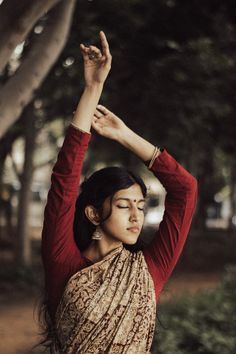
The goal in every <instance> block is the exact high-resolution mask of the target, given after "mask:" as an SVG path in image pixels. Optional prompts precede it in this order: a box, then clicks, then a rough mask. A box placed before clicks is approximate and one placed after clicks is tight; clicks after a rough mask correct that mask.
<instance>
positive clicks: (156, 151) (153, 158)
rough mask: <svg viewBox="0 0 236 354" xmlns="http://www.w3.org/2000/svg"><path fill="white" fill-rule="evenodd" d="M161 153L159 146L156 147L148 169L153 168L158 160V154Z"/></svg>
mask: <svg viewBox="0 0 236 354" xmlns="http://www.w3.org/2000/svg"><path fill="white" fill-rule="evenodd" d="M159 151H160V148H158V147H157V146H155V149H154V152H153V155H152V158H151V161H150V163H149V165H148V168H151V167H152V165H153V163H154V161H155V160H156V157H157V154H158V153H159Z"/></svg>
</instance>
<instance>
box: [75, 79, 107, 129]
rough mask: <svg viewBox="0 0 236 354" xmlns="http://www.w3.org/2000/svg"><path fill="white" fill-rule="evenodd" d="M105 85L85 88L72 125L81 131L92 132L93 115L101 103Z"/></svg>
mask: <svg viewBox="0 0 236 354" xmlns="http://www.w3.org/2000/svg"><path fill="white" fill-rule="evenodd" d="M102 89H103V84H94V85H92V86H85V89H84V91H83V94H82V96H81V98H80V100H79V103H78V106H77V109H76V111H75V114H74V117H73V119H72V123H73V124H74V125H75V126H76V127H78V128H79V129H81V130H83V131H85V132H88V133H89V132H90V129H91V124H92V120H93V115H94V112H95V109H96V106H97V104H98V102H99V99H100V96H101V93H102Z"/></svg>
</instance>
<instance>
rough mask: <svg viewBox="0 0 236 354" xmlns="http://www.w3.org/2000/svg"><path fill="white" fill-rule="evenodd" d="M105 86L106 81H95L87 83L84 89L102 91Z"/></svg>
mask: <svg viewBox="0 0 236 354" xmlns="http://www.w3.org/2000/svg"><path fill="white" fill-rule="evenodd" d="M103 86H104V82H103V83H102V82H93V83H86V84H85V87H84V90H85V91H102V90H103Z"/></svg>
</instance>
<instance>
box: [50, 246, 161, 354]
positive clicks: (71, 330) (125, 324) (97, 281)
mask: <svg viewBox="0 0 236 354" xmlns="http://www.w3.org/2000/svg"><path fill="white" fill-rule="evenodd" d="M155 319H156V301H155V290H154V284H153V280H152V278H151V275H150V273H149V271H148V268H147V264H146V262H145V259H144V256H143V253H142V251H138V252H136V253H131V252H130V251H128V250H126V249H125V248H124V246H123V245H122V246H120V247H118V248H116V249H115V250H113V251H112V252H110V253H109V254H108V255H107V256H106V257H104V258H103V259H102V260H101V261H99V262H97V263H95V264H93V265H91V266H89V267H86V268H84V269H82V270H80V271H78V272H77V273H76V274H74V275H73V276H72V277H71V278H70V279H69V281H68V283H67V285H66V288H65V291H64V293H63V296H62V299H61V302H60V304H59V306H58V308H57V312H56V317H55V327H56V328H55V329H56V337H57V338H56V340H55V343H54V350H52V352H53V353H63V354H70V353H80V354H119V353H122V354H124V353H127V354H147V353H151V352H150V348H151V345H152V340H153V335H154V331H155Z"/></svg>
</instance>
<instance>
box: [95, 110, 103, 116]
mask: <svg viewBox="0 0 236 354" xmlns="http://www.w3.org/2000/svg"><path fill="white" fill-rule="evenodd" d="M94 115H95V117H97V118H101V117H103V116H104V115H103V114H102V113H101V112H99V111H98V110H97V109H96V110H95V113H94Z"/></svg>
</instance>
